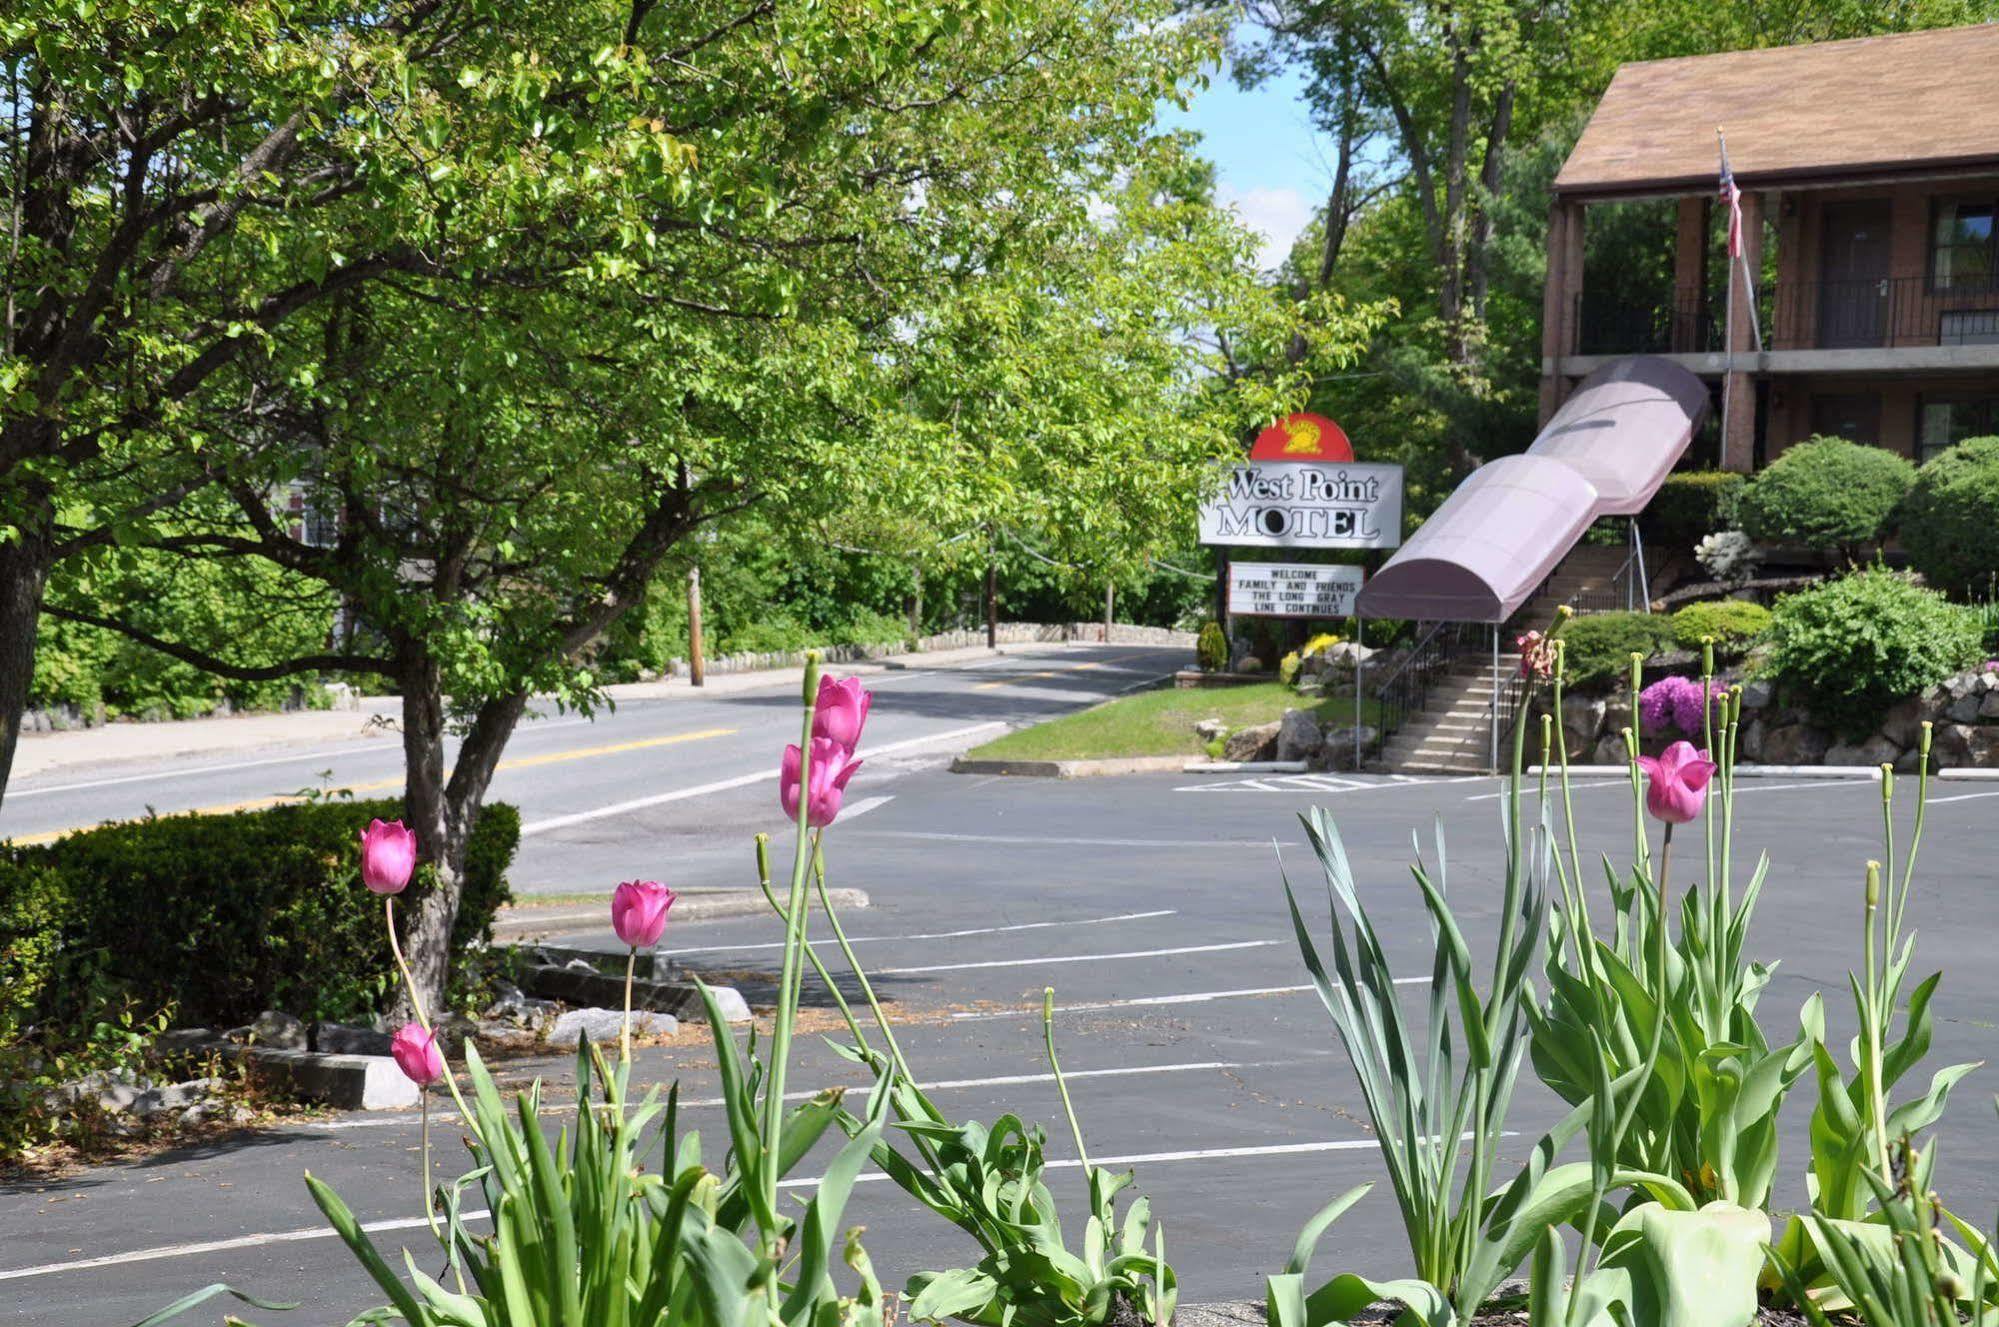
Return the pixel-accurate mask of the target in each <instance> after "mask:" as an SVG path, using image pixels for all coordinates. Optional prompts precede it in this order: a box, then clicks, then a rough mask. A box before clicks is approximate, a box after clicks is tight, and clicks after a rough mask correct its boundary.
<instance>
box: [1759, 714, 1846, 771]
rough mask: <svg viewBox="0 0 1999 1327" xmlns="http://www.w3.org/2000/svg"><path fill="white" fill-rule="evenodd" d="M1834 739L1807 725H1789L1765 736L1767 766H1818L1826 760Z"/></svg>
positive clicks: (1764, 755) (1771, 730)
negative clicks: (1826, 754)
mask: <svg viewBox="0 0 1999 1327" xmlns="http://www.w3.org/2000/svg"><path fill="white" fill-rule="evenodd" d="M1831 746H1832V739H1831V738H1829V737H1827V736H1826V734H1825V733H1824V732H1822V731H1820V730H1819V729H1817V728H1814V727H1812V726H1811V725H1810V724H1805V723H1789V724H1785V725H1784V726H1782V727H1780V728H1772V729H1770V731H1769V732H1767V733H1765V734H1764V735H1763V763H1764V764H1766V765H1817V764H1820V763H1822V762H1823V761H1824V760H1825V753H1826V751H1827V749H1828V748H1830V747H1831Z"/></svg>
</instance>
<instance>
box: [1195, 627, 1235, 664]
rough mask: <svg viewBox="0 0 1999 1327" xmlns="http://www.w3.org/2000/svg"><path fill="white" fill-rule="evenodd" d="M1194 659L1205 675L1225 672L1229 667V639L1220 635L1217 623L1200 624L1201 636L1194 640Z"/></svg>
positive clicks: (1220, 631)
mask: <svg viewBox="0 0 1999 1327" xmlns="http://www.w3.org/2000/svg"><path fill="white" fill-rule="evenodd" d="M1194 658H1195V660H1196V662H1198V663H1199V664H1200V665H1201V671H1203V672H1207V673H1220V672H1226V671H1227V669H1228V666H1229V639H1228V637H1227V636H1224V635H1223V634H1222V624H1221V623H1219V622H1204V623H1202V624H1201V634H1200V635H1199V636H1197V637H1195V638H1194Z"/></svg>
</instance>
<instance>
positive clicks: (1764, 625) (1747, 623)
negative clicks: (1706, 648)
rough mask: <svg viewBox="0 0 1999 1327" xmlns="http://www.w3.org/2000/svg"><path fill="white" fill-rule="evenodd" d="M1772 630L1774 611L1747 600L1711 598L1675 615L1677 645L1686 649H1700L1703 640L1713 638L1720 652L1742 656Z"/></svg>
mask: <svg viewBox="0 0 1999 1327" xmlns="http://www.w3.org/2000/svg"><path fill="white" fill-rule="evenodd" d="M1769 629H1770V610H1769V609H1767V608H1765V607H1764V606H1763V605H1761V604H1758V603H1752V602H1750V601H1749V600H1747V599H1711V600H1708V601H1707V602H1705V603H1698V604H1688V605H1687V606H1686V607H1685V608H1682V609H1681V610H1680V611H1679V612H1677V613H1675V614H1673V643H1674V644H1675V645H1677V646H1679V647H1680V648H1681V649H1683V650H1698V649H1699V648H1700V647H1701V637H1703V636H1712V637H1713V638H1714V648H1715V652H1716V653H1718V654H1725V655H1739V654H1743V653H1745V652H1746V651H1747V650H1748V649H1749V647H1750V646H1751V645H1754V644H1755V643H1756V641H1757V638H1758V637H1760V636H1762V634H1763V633H1764V632H1766V631H1768V630H1769Z"/></svg>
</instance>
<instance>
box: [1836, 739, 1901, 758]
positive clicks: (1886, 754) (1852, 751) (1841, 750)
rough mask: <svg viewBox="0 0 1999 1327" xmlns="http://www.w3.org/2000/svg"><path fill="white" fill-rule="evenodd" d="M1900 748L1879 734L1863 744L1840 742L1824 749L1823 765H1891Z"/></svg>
mask: <svg viewBox="0 0 1999 1327" xmlns="http://www.w3.org/2000/svg"><path fill="white" fill-rule="evenodd" d="M1901 754H1902V748H1901V747H1900V746H1899V745H1897V744H1896V743H1894V742H1891V741H1889V740H1888V739H1887V738H1886V737H1884V736H1882V735H1881V734H1880V733H1876V734H1874V736H1872V737H1870V738H1868V739H1867V740H1866V741H1864V742H1841V743H1839V744H1838V745H1836V746H1831V747H1828V748H1827V749H1826V753H1825V763H1826V764H1828V765H1892V764H1894V763H1895V761H1896V760H1897V759H1898V758H1899V757H1900V756H1901Z"/></svg>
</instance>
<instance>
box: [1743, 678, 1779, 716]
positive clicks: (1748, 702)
mask: <svg viewBox="0 0 1999 1327" xmlns="http://www.w3.org/2000/svg"><path fill="white" fill-rule="evenodd" d="M1775 696H1776V688H1774V687H1772V686H1771V685H1770V683H1769V681H1768V679H1765V678H1760V677H1759V678H1753V679H1751V680H1750V681H1747V682H1744V683H1743V684H1742V708H1743V709H1745V710H1760V709H1763V708H1765V707H1767V706H1768V705H1769V704H1770V702H1771V700H1773V699H1774V698H1775Z"/></svg>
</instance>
